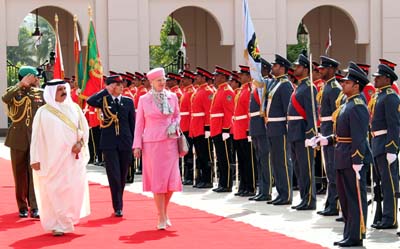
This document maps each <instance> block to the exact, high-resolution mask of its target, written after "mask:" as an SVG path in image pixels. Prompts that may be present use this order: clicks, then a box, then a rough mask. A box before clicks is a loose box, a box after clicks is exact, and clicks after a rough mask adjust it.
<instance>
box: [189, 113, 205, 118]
mask: <svg viewBox="0 0 400 249" xmlns="http://www.w3.org/2000/svg"><path fill="white" fill-rule="evenodd" d="M205 115H206V114H205V113H204V112H195V113H192V117H204V116H205Z"/></svg>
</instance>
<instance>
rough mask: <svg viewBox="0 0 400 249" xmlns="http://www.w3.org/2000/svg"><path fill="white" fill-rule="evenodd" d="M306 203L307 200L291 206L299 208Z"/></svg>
mask: <svg viewBox="0 0 400 249" xmlns="http://www.w3.org/2000/svg"><path fill="white" fill-rule="evenodd" d="M305 205H306V202H305V201H301V202H300V203H299V204H298V205H296V206H291V207H290V208H291V209H297V208H299V207H302V206H305Z"/></svg>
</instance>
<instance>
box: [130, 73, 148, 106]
mask: <svg viewBox="0 0 400 249" xmlns="http://www.w3.org/2000/svg"><path fill="white" fill-rule="evenodd" d="M143 78H144V76H143V74H141V73H139V72H135V79H134V84H135V87H136V94H135V96H134V99H133V103H134V104H135V110H136V108H137V107H138V105H139V98H140V96H142V95H145V94H146V93H147V89H146V87H145V86H144V85H143Z"/></svg>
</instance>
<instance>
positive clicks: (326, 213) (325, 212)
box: [317, 208, 339, 216]
mask: <svg viewBox="0 0 400 249" xmlns="http://www.w3.org/2000/svg"><path fill="white" fill-rule="evenodd" d="M317 214H319V215H322V216H336V215H339V210H337V209H336V210H335V209H331V208H327V209H325V210H322V211H318V212H317Z"/></svg>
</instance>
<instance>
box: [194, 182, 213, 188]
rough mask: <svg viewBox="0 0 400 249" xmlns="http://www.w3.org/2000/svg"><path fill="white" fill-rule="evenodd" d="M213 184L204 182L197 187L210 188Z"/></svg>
mask: <svg viewBox="0 0 400 249" xmlns="http://www.w3.org/2000/svg"><path fill="white" fill-rule="evenodd" d="M212 187H213V185H212V183H204V184H202V185H201V186H198V188H212Z"/></svg>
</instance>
